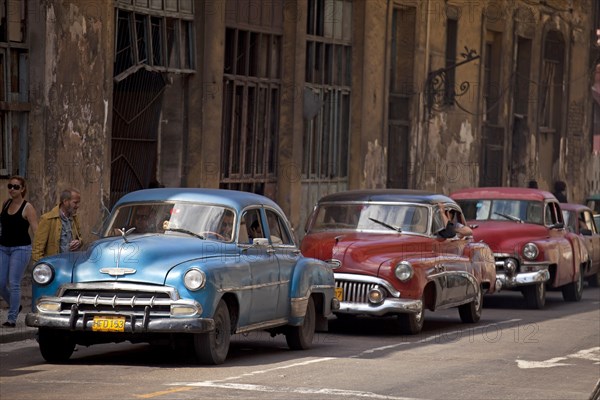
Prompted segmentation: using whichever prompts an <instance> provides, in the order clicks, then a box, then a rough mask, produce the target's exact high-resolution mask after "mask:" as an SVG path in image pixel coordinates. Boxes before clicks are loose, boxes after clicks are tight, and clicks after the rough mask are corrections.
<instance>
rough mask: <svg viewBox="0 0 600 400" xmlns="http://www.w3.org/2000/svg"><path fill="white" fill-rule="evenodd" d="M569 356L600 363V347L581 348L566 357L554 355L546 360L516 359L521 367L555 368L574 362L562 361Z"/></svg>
mask: <svg viewBox="0 0 600 400" xmlns="http://www.w3.org/2000/svg"><path fill="white" fill-rule="evenodd" d="M569 358H575V359H581V360H589V361H594V364H595V365H596V364H598V365H600V347H592V348H590V349H585V350H580V351H578V352H577V353H573V354H569V355H566V356H564V357H554V358H551V359H549V360H545V361H527V360H516V361H517V365H518V366H519V368H521V369H531V368H553V367H567V366H570V365H573V364H567V363H564V362H561V361H565V360H568V359H569Z"/></svg>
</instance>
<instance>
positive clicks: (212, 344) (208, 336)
mask: <svg viewBox="0 0 600 400" xmlns="http://www.w3.org/2000/svg"><path fill="white" fill-rule="evenodd" d="M213 319H214V320H215V330H214V331H212V332H208V333H198V334H195V335H194V349H195V351H196V357H197V358H198V361H199V362H200V363H202V364H213V365H216V364H223V362H224V361H225V358H227V353H228V352H229V342H230V341H231V317H230V316H229V308H228V307H227V304H226V303H225V302H224V301H223V300H221V301H219V305H218V306H217V310H216V311H215V316H214V317H213Z"/></svg>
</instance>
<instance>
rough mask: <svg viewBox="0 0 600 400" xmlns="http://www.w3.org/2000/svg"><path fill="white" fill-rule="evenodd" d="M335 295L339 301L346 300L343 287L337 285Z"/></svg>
mask: <svg viewBox="0 0 600 400" xmlns="http://www.w3.org/2000/svg"><path fill="white" fill-rule="evenodd" d="M335 297H337V299H338V300H339V301H342V300H344V289H343V288H341V287H336V288H335Z"/></svg>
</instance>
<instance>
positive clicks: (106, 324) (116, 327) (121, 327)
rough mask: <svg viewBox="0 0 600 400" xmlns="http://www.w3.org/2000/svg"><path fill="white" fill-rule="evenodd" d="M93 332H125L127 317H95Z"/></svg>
mask: <svg viewBox="0 0 600 400" xmlns="http://www.w3.org/2000/svg"><path fill="white" fill-rule="evenodd" d="M92 330H93V331H94V332H125V317H100V316H95V317H94V321H93V323H92Z"/></svg>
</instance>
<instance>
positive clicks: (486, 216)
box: [457, 199, 544, 225]
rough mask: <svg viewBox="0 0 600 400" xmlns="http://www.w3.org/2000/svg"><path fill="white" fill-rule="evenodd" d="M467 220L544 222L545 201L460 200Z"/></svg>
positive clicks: (541, 223) (459, 202)
mask: <svg viewBox="0 0 600 400" xmlns="http://www.w3.org/2000/svg"><path fill="white" fill-rule="evenodd" d="M457 203H458V204H459V205H460V207H461V208H462V210H463V214H464V216H465V219H467V220H478V221H483V220H498V221H515V222H527V223H531V224H540V225H543V223H544V203H543V202H541V201H529V200H505V199H502V200H458V201H457Z"/></svg>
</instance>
